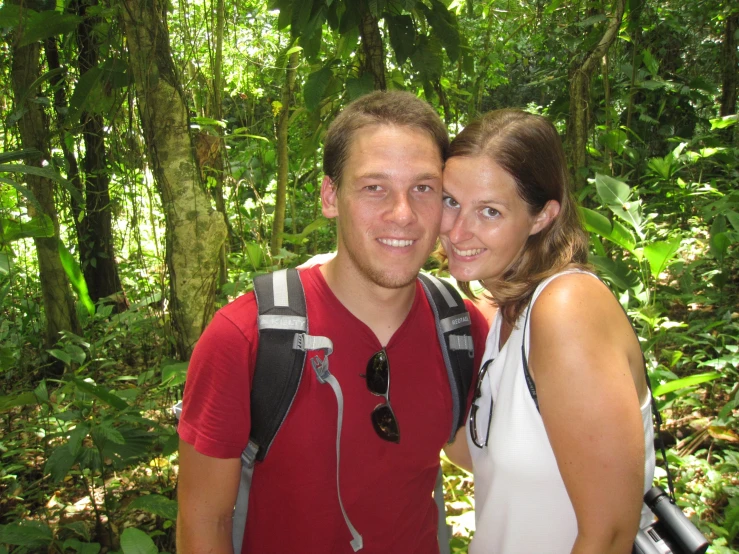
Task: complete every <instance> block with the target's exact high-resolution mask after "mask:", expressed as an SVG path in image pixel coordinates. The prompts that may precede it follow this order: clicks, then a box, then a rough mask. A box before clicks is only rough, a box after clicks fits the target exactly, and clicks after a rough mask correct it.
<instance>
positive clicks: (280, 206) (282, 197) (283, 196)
mask: <svg viewBox="0 0 739 554" xmlns="http://www.w3.org/2000/svg"><path fill="white" fill-rule="evenodd" d="M299 59H300V53H299V52H293V53H292V54H290V58H289V60H288V62H287V71H286V72H285V84H284V85H283V86H282V111H280V119H279V120H278V122H277V197H276V199H275V216H274V220H273V221H272V238H271V240H270V243H269V247H270V251H271V252H272V255H273V256H276V255H277V254H279V253H280V248H282V233H283V232H284V231H285V205H286V202H287V173H288V168H289V167H290V166H289V160H288V151H287V139H288V136H287V124H288V121H289V119H290V102H291V101H292V96H293V87H294V86H295V74H296V73H297V71H296V68H297V67H298V61H299Z"/></svg>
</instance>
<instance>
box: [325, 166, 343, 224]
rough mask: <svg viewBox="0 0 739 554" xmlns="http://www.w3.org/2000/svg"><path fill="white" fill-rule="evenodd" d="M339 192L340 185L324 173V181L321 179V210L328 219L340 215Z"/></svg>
mask: <svg viewBox="0 0 739 554" xmlns="http://www.w3.org/2000/svg"><path fill="white" fill-rule="evenodd" d="M338 194H339V190H338V187H337V186H336V184H335V183H334V182H333V181H332V180H331V177H329V176H328V175H324V176H323V181H321V210H322V211H323V215H324V217H326V218H328V219H331V218H334V217H338V215H339V205H338Z"/></svg>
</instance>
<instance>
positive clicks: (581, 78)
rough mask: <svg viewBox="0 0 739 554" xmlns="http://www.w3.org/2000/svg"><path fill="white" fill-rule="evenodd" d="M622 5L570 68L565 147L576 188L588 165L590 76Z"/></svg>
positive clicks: (611, 36) (582, 183)
mask: <svg viewBox="0 0 739 554" xmlns="http://www.w3.org/2000/svg"><path fill="white" fill-rule="evenodd" d="M625 4H626V0H616V1H615V5H614V12H613V15H612V16H611V19H610V21H609V23H608V27H607V28H606V31H605V33H604V34H603V37H602V38H601V39H600V42H598V44H597V45H596V46H595V48H594V49H593V50H592V51H591V52H589V53H588V54H587V55H586V56H585V59H584V60H583V61H582V63H579V64H573V65H572V66H571V68H570V116H569V119H568V121H567V135H566V139H565V147H566V148H565V149H566V151H567V157H568V161H569V164H570V169H571V170H572V173H573V175H574V179H575V181H574V182H575V189H577V190H579V189H581V188H582V187H583V186H585V183H586V179H585V175H584V174H583V169H584V168H585V167H586V165H587V148H586V147H587V140H588V130H589V129H590V78H591V77H592V75H593V72H594V71H595V69H596V68H597V67H598V63H599V62H600V60H601V58H603V56H605V54H606V52H608V49H609V48H610V47H611V44H613V41H614V40H615V39H616V36H617V35H618V30H619V28H620V27H621V21H622V19H623V15H624V8H625Z"/></svg>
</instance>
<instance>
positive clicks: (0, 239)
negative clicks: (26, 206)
mask: <svg viewBox="0 0 739 554" xmlns="http://www.w3.org/2000/svg"><path fill="white" fill-rule="evenodd" d="M53 236H54V222H53V221H51V218H50V217H49V216H48V215H46V214H42V215H41V216H38V217H34V218H32V219H31V220H30V221H16V220H13V219H0V244H7V243H9V242H13V241H14V240H19V239H26V238H37V237H53Z"/></svg>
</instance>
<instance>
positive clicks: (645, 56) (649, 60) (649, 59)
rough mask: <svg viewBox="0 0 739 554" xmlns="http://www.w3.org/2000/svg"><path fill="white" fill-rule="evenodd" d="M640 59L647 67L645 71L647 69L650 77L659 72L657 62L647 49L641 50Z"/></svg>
mask: <svg viewBox="0 0 739 554" xmlns="http://www.w3.org/2000/svg"><path fill="white" fill-rule="evenodd" d="M641 59H642V61H643V62H644V66H645V67H646V68H647V71H649V73H650V74H651V75H652V77H656V76H657V73H658V72H659V63H658V62H657V60H655V59H654V56H652V53H651V52H650V51H649V50H643V51H642V53H641Z"/></svg>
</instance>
